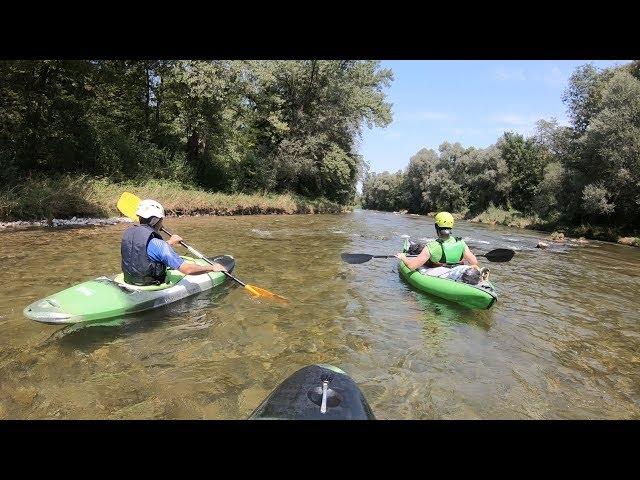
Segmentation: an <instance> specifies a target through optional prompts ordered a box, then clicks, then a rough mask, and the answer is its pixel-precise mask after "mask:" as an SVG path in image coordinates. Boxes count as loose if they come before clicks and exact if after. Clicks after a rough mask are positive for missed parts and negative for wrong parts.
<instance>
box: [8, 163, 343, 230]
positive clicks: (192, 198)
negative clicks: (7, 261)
mask: <svg viewBox="0 0 640 480" xmlns="http://www.w3.org/2000/svg"><path fill="white" fill-rule="evenodd" d="M124 191H129V192H132V193H135V194H136V195H138V196H139V197H141V198H153V199H155V200H157V201H159V202H160V203H162V205H163V206H164V207H165V211H166V213H167V216H182V215H252V214H288V215H290V214H306V213H342V212H346V211H349V210H350V207H348V206H344V205H340V204H338V203H336V202H331V201H329V200H327V199H325V198H322V197H321V198H316V199H310V198H305V197H302V196H300V195H296V194H292V193H283V194H264V195H261V194H242V193H238V194H225V193H219V192H207V191H203V190H199V189H197V188H195V187H192V186H189V185H184V184H182V183H179V182H176V181H169V180H161V181H156V180H151V181H146V182H141V183H135V182H125V183H114V182H111V181H109V180H106V179H95V178H92V177H89V176H85V175H80V176H68V175H66V176H59V177H56V178H44V177H43V178H37V179H30V180H28V181H24V182H22V183H21V184H19V185H17V186H15V187H13V188H9V189H7V190H5V191H4V192H2V193H0V221H2V222H3V223H1V224H0V228H2V227H4V228H11V227H18V228H19V227H24V226H29V225H31V226H45V225H49V226H71V225H99V224H105V223H106V224H111V223H116V222H119V221H124V220H122V219H121V218H120V216H121V214H120V212H119V211H118V210H117V208H116V203H117V201H118V198H119V197H120V195H121V194H122V192H124Z"/></svg>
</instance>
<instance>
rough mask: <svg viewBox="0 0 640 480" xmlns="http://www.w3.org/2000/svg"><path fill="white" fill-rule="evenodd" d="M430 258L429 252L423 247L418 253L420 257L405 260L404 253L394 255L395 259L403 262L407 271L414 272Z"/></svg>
mask: <svg viewBox="0 0 640 480" xmlns="http://www.w3.org/2000/svg"><path fill="white" fill-rule="evenodd" d="M430 256H431V252H430V251H429V248H428V247H426V246H425V247H424V248H423V249H422V251H421V252H420V255H418V256H417V257H412V258H407V256H406V255H405V254H404V253H396V257H398V258H399V259H400V260H402V261H403V262H404V264H405V265H406V266H407V268H408V269H409V270H415V269H416V268H420V267H421V266H423V265H424V264H425V263H427V261H428V260H429V257H430Z"/></svg>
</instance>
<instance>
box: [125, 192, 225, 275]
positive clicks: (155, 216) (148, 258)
mask: <svg viewBox="0 0 640 480" xmlns="http://www.w3.org/2000/svg"><path fill="white" fill-rule="evenodd" d="M136 215H138V218H139V219H140V225H133V226H131V227H129V228H128V229H127V230H125V232H124V234H123V236H122V243H121V245H120V253H121V254H122V272H123V273H124V281H125V282H127V283H130V284H132V285H159V284H161V283H164V282H165V277H166V270H167V268H171V269H174V270H178V271H180V272H181V273H184V274H185V275H199V274H202V273H208V272H220V271H223V270H226V269H225V267H224V266H222V265H220V264H219V263H215V264H214V265H197V264H195V263H191V262H187V261H185V260H184V259H183V258H180V256H179V255H178V254H177V253H176V252H175V250H174V249H173V248H171V247H172V245H175V244H176V243H179V242H181V241H182V237H180V236H179V235H172V236H171V238H170V239H169V240H167V241H164V240H163V239H162V236H161V235H160V233H159V232H160V229H161V228H162V219H163V218H164V208H163V207H162V205H160V204H159V203H158V202H156V201H155V200H149V199H147V200H142V201H141V202H140V205H139V206H138V209H137V210H136Z"/></svg>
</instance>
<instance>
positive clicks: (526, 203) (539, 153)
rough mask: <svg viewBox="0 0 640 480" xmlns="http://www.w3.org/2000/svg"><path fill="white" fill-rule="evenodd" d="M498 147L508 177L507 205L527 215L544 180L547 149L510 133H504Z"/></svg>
mask: <svg viewBox="0 0 640 480" xmlns="http://www.w3.org/2000/svg"><path fill="white" fill-rule="evenodd" d="M499 148H500V153H501V156H502V158H504V160H505V162H506V164H507V168H508V169H509V174H510V176H511V194H510V196H509V198H510V200H511V204H512V205H513V207H514V208H516V209H517V210H520V211H522V212H525V213H529V212H531V209H532V204H533V201H534V199H535V197H536V196H537V194H538V186H539V185H540V183H541V182H542V180H543V177H544V167H545V165H546V163H547V162H548V159H549V156H548V154H547V150H546V149H545V148H544V146H542V145H540V144H538V143H536V141H535V140H533V139H525V138H524V137H523V136H522V135H519V134H514V133H511V132H508V133H505V134H504V136H503V138H502V141H501V142H500V143H499Z"/></svg>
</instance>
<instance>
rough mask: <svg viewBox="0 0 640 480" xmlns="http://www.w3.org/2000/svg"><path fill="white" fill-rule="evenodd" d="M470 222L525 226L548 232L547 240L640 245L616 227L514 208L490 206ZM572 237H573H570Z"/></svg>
mask: <svg viewBox="0 0 640 480" xmlns="http://www.w3.org/2000/svg"><path fill="white" fill-rule="evenodd" d="M467 220H468V221H470V222H475V223H486V224H489V225H504V226H506V227H514V228H525V229H529V230H541V231H543V232H550V236H549V240H550V241H552V242H564V241H565V240H569V241H571V240H575V238H577V239H578V241H580V240H583V239H586V238H588V239H593V240H603V241H606V242H617V243H619V244H621V245H629V246H633V247H640V238H637V237H633V236H632V237H628V236H627V237H625V236H624V234H625V232H622V231H620V230H619V229H616V228H606V227H603V226H600V225H588V224H581V225H563V224H562V223H561V222H558V221H556V222H550V221H544V220H541V219H540V218H539V217H538V216H537V215H531V216H529V215H525V214H523V213H522V212H519V211H517V210H514V209H509V210H504V209H501V208H497V207H494V206H490V207H489V208H488V209H487V210H485V211H484V212H482V213H480V214H479V215H476V216H474V217H470V218H467ZM571 237H574V238H571Z"/></svg>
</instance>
